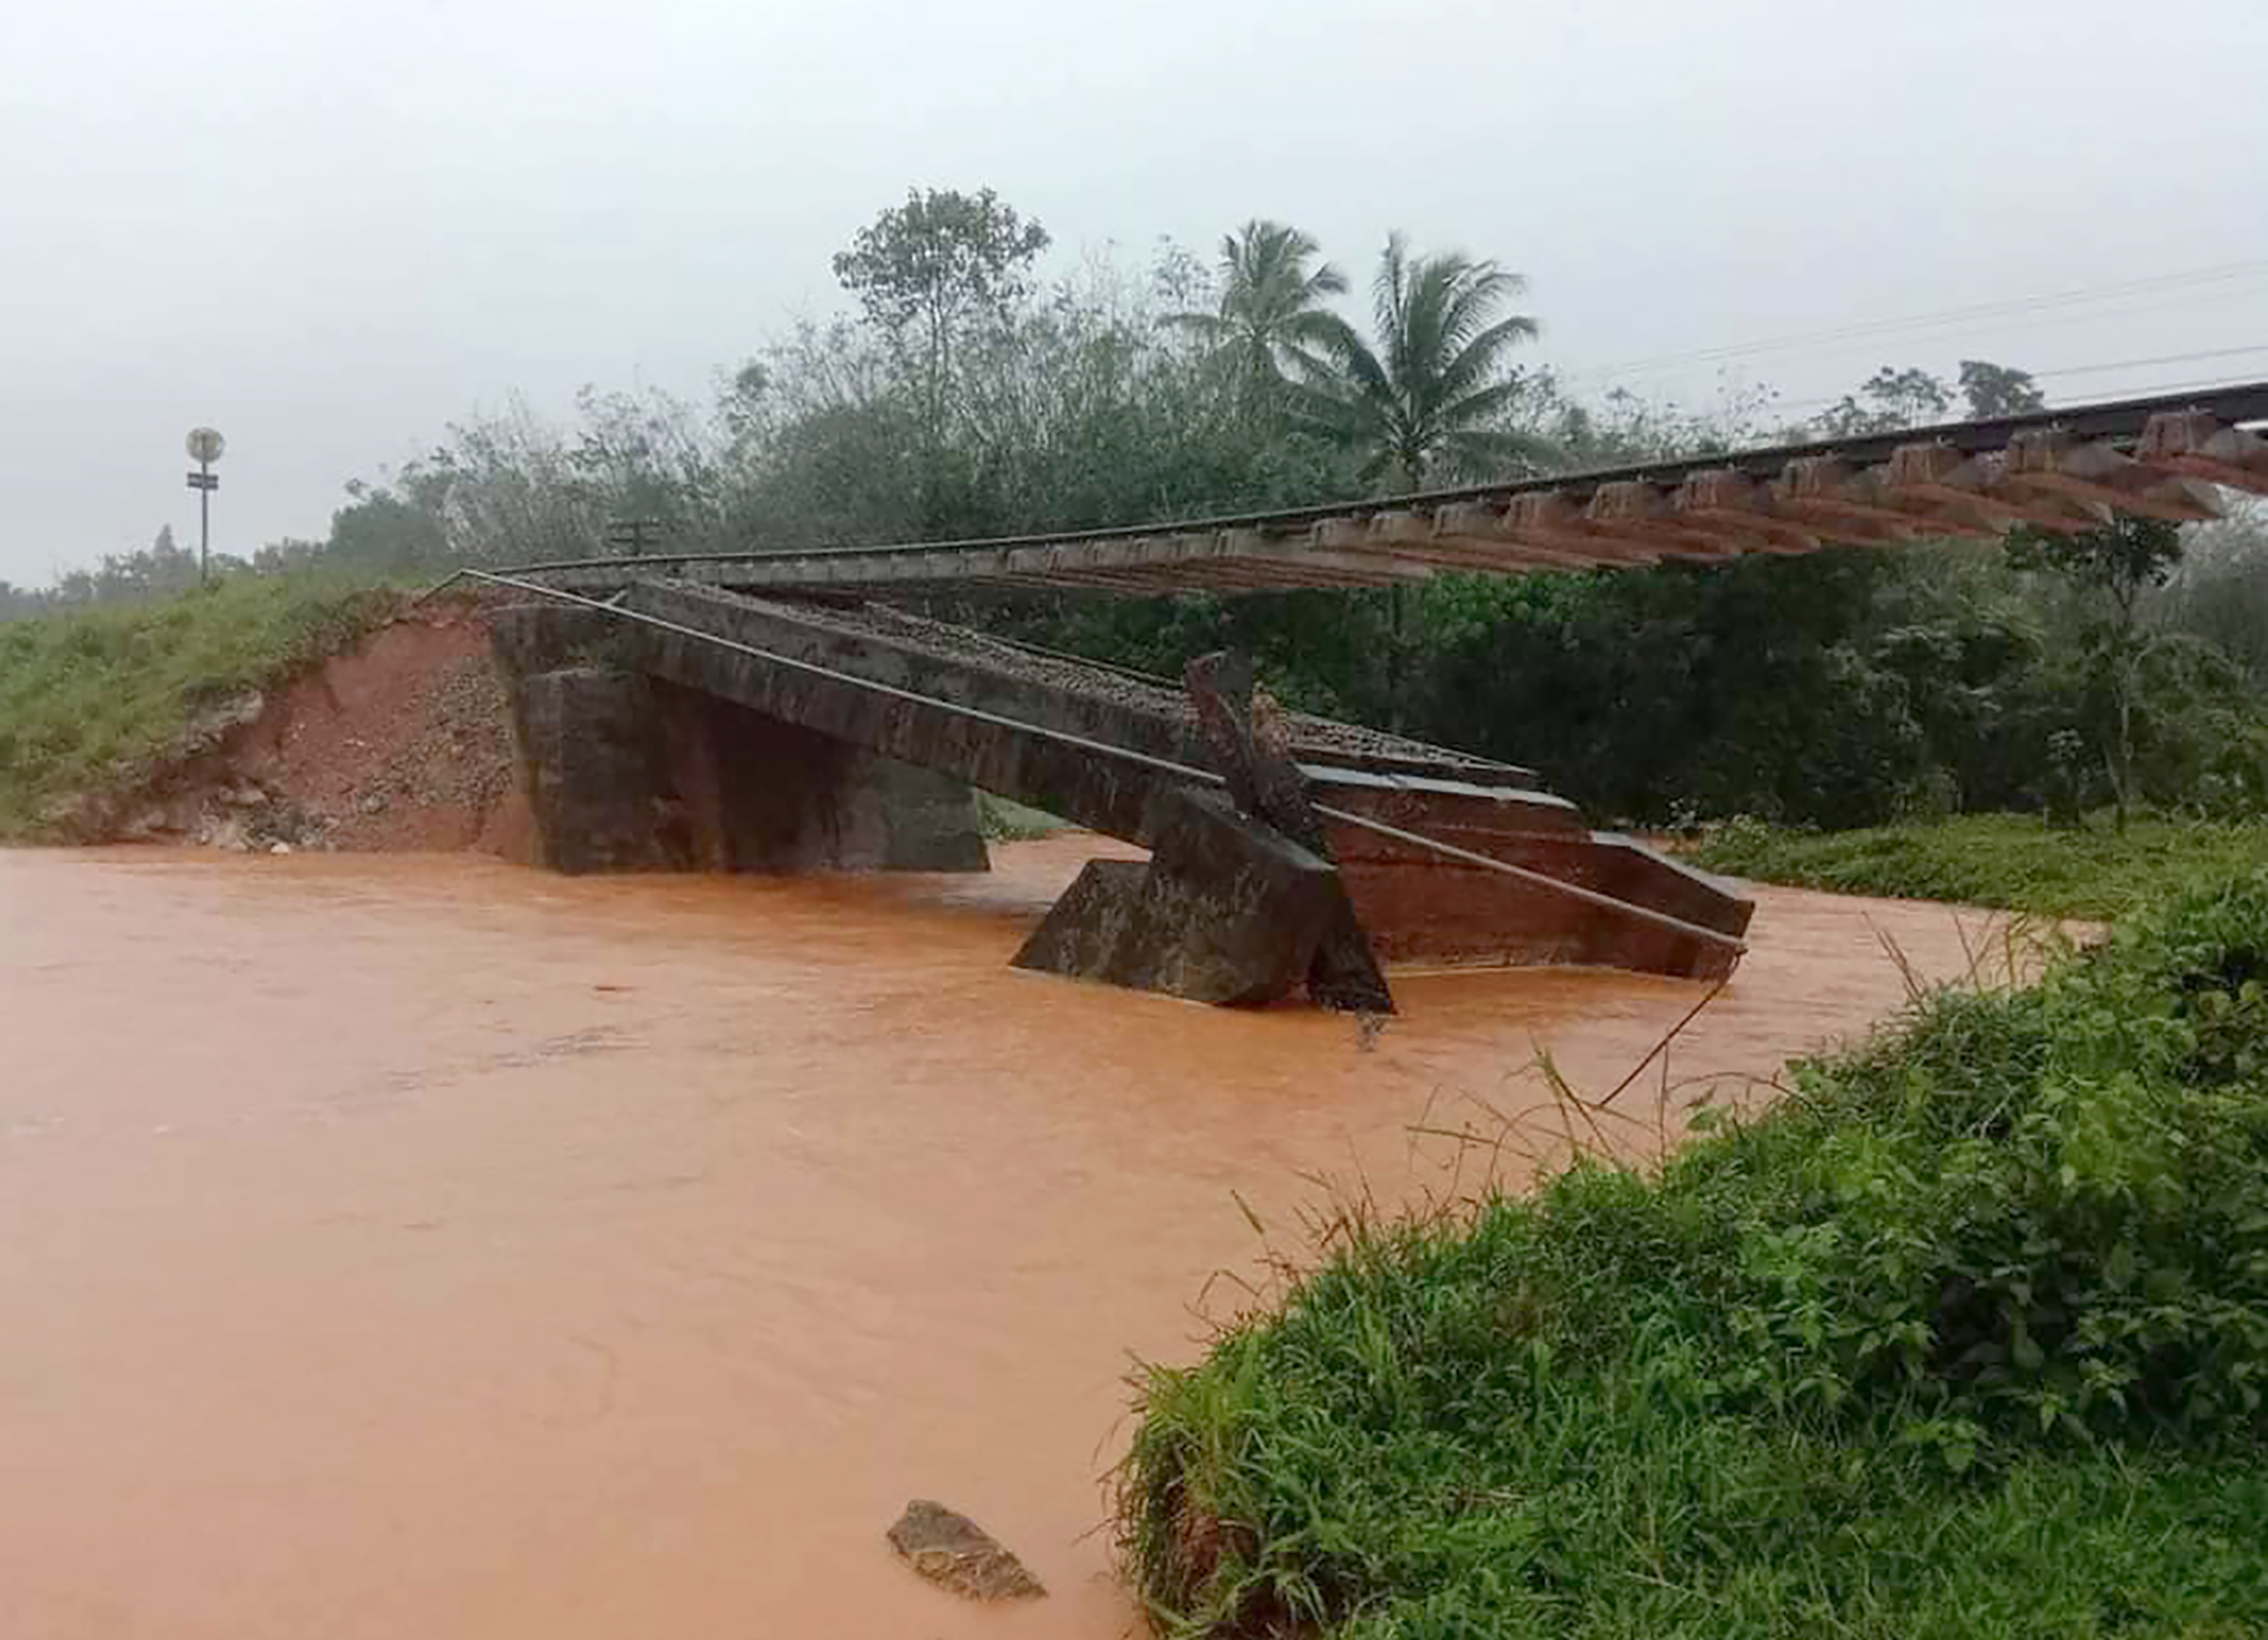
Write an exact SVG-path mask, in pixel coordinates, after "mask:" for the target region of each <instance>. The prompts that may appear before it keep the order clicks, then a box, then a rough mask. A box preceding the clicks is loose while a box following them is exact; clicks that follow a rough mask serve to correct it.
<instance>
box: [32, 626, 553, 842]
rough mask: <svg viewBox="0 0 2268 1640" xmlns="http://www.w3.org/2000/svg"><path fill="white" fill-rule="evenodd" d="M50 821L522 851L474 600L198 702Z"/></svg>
mask: <svg viewBox="0 0 2268 1640" xmlns="http://www.w3.org/2000/svg"><path fill="white" fill-rule="evenodd" d="M61 829H62V830H63V832H64V833H65V834H66V835H69V836H70V838H71V839H72V840H74V841H77V842H177V843H196V844H203V845H206V846H210V847H219V848H226V849H239V850H242V849H269V850H276V849H283V850H291V849H346V850H359V849H404V850H457V849H471V850H475V851H478V852H482V853H487V854H495V855H500V856H504V857H509V858H521V857H525V856H526V854H527V849H528V846H529V843H528V838H529V831H528V823H527V809H526V805H525V803H524V802H523V801H522V799H521V798H520V795H519V789H518V783H517V782H516V780H515V778H514V774H513V767H512V728H511V724H510V721H509V719H508V717H507V716H506V711H505V705H504V689H503V685H502V683H501V682H500V680H498V678H497V673H496V670H495V667H494V666H493V665H492V664H491V662H490V656H489V644H488V631H487V625H486V621H485V619H484V617H483V615H482V612H481V610H480V609H479V608H478V607H475V606H473V605H469V604H457V605H438V606H431V607H425V608H423V609H419V610H416V611H412V612H409V613H406V614H401V615H398V616H397V617H395V618H394V619H393V620H392V621H387V623H386V624H385V625H383V626H380V627H379V628H378V629H376V630H374V631H372V632H371V633H370V634H369V635H368V636H365V637H364V638H363V639H362V640H361V641H360V642H359V643H357V644H356V645H355V646H354V647H353V648H351V649H350V650H348V651H343V652H341V653H338V654H335V655H332V656H330V657H328V658H325V659H323V660H321V661H320V662H317V663H315V664H313V665H312V666H308V667H306V668H305V669H304V670H302V671H301V672H300V673H298V675H297V676H295V677H293V678H291V680H288V681H286V682H284V683H283V684H281V685H280V686H278V687H277V688H273V689H271V690H268V691H265V692H261V691H247V692H246V693H244V694H242V695H239V696H236V697H234V698H232V699H231V700H229V701H227V702H223V703H222V704H221V705H219V706H217V707H216V708H213V709H211V710H208V711H206V712H204V713H203V714H200V715H199V717H197V718H196V719H195V720H194V721H193V722H192V723H191V724H190V725H189V727H188V731H187V732H186V733H185V734H184V736H183V739H182V741H181V743H180V746H179V747H178V748H177V750H176V752H175V753H174V754H173V755H172V756H169V757H166V758H163V759H160V760H159V761H158V762H157V764H156V765H155V766H154V768H153V769H151V770H150V771H149V772H148V773H146V774H144V775H143V776H140V777H138V778H137V779H136V780H135V781H133V782H132V783H129V785H127V786H126V787H124V788H122V789H120V790H116V791H106V792H98V793H95V794H92V795H90V796H87V797H85V798H81V799H80V800H79V801H78V802H77V805H75V807H74V808H73V809H72V810H71V811H70V813H69V814H68V816H67V817H66V818H65V820H64V823H63V826H62V827H61Z"/></svg>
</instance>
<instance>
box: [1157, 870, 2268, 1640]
mask: <svg viewBox="0 0 2268 1640" xmlns="http://www.w3.org/2000/svg"><path fill="white" fill-rule="evenodd" d="M2264 982H2268V870H2264V871H2257V872H2255V873H2252V874H2250V875H2249V876H2245V877H2238V878H2225V879H2205V880H2203V881H2201V883H2200V885H2199V886H2197V887H2195V888H2193V889H2191V890H2190V891H2187V892H2184V893H2183V894H2179V895H2177V896H2176V898H2175V900H2174V901H2173V902H2172V903H2171V904H2170V905H2169V907H2168V908H2166V909H2165V910H2164V911H2163V912H2162V913H2161V914H2160V915H2157V916H2150V917H2146V918H2144V919H2141V920H2139V921H2134V922H2130V923H2124V924H2122V925H2121V926H2120V928H2119V929H2118V930H2116V931H2114V933H2113V934H2112V935H2111V936H2110V938H2109V940H2108V941H2107V942H2106V943H2104V944H2103V945H2102V946H2100V947H2099V948H2097V949H2095V950H2093V951H2091V952H2074V953H2070V954H2066V955H2065V956H2062V957H2060V958H2059V959H2058V960H2056V962H2055V963H2054V964H2053V965H2052V966H2051V967H2050V968H2049V970H2048V971H2047V973H2046V974H2045V975H2044V976H2043V978H2042V979H2041V980H2040V982H2038V983H2036V985H2033V986H2031V987H2029V988H2028V989H2021V990H2013V991H2003V992H1999V993H1995V994H1980V993H1977V992H1973V991H1947V992H1943V993H1940V994H1937V995H1934V996H1932V997H1926V998H1923V999H1920V1000H1918V1002H1917V1003H1916V1004H1915V1005H1914V1007H1913V1008H1912V1009H1911V1013H1910V1016H1909V1017H1908V1018H1906V1019H1903V1020H1901V1021H1899V1022H1897V1023H1896V1025H1894V1026H1892V1027H1890V1028H1889V1029H1887V1030H1886V1031H1884V1032H1883V1033H1880V1034H1878V1035H1877V1036H1876V1037H1875V1038H1874V1039H1873V1040H1872V1041H1869V1042H1868V1043H1867V1044H1865V1045H1863V1046H1861V1047H1859V1048H1856V1049H1853V1050H1852V1051H1850V1052H1848V1053H1846V1054H1844V1055H1840V1056H1838V1057H1836V1058H1833V1059H1830V1060H1825V1061H1821V1062H1815V1063H1808V1064H1804V1065H1800V1066H1798V1067H1795V1068H1793V1071H1792V1077H1793V1087H1792V1089H1791V1091H1790V1092H1788V1093H1787V1094H1786V1097H1784V1098H1782V1099H1780V1100H1779V1101H1778V1103H1777V1104H1776V1105H1775V1106H1774V1107H1772V1109H1771V1111H1770V1112H1769V1113H1768V1114H1764V1115H1762V1116H1760V1117H1756V1118H1755V1119H1753V1120H1750V1121H1748V1122H1740V1123H1728V1124H1725V1125H1722V1126H1720V1127H1719V1129H1717V1130H1716V1131H1714V1132H1712V1133H1711V1134H1709V1135H1708V1136H1705V1137H1702V1138H1700V1139H1698V1140H1697V1141H1695V1142H1694V1143H1693V1144H1690V1145H1689V1146H1688V1147H1686V1149H1685V1150H1684V1151H1682V1152H1681V1153H1680V1154H1678V1155H1677V1156H1676V1157H1675V1158H1673V1159H1671V1160H1669V1161H1668V1162H1667V1163H1666V1164H1664V1165H1663V1166H1661V1167H1660V1168H1659V1169H1658V1170H1656V1171H1654V1172H1652V1173H1645V1172H1640V1171H1638V1170H1634V1169H1631V1168H1628V1167H1623V1166H1613V1165H1610V1164H1608V1163H1604V1162H1598V1161H1587V1162H1582V1163H1579V1164H1578V1165H1577V1166H1574V1167H1572V1168H1571V1169H1570V1170H1568V1171H1567V1172H1565V1173H1562V1174H1560V1175H1559V1176H1557V1178H1555V1179H1554V1180H1551V1181H1550V1182H1549V1183H1548V1184H1547V1185H1546V1186H1545V1187H1544V1188H1543V1189H1541V1190H1540V1191H1539V1192H1537V1193H1536V1194H1535V1195H1531V1196H1527V1197H1517V1198H1516V1197H1511V1196H1506V1195H1495V1196H1491V1198H1489V1199H1488V1200H1486V1201H1484V1202H1480V1203H1478V1204H1476V1205H1475V1206H1472V1207H1470V1208H1469V1209H1468V1210H1463V1211H1461V1212H1458V1213H1454V1214H1451V1215H1447V1216H1436V1217H1430V1218H1426V1219H1424V1220H1422V1221H1411V1222H1399V1223H1392V1224H1380V1223H1375V1222H1373V1221H1371V1220H1369V1219H1367V1218H1366V1217H1363V1216H1361V1215H1359V1214H1352V1215H1345V1216H1342V1217H1340V1218H1339V1219H1337V1221H1336V1223H1335V1224H1333V1225H1332V1226H1331V1234H1330V1238H1329V1242H1328V1244H1327V1245H1328V1247H1329V1252H1328V1254H1327V1256H1325V1257H1324V1258H1323V1259H1322V1262H1321V1263H1320V1265H1319V1266H1317V1267H1316V1268H1314V1269H1312V1270H1311V1271H1309V1272H1308V1273H1307V1274H1305V1275H1304V1276H1300V1277H1298V1278H1297V1279H1296V1280H1295V1281H1294V1282H1293V1283H1292V1286H1291V1287H1290V1289H1289V1291H1288V1292H1287V1294H1286V1295H1285V1297H1284V1298H1282V1299H1281V1300H1280V1301H1279V1302H1278V1303H1277V1304H1276V1305H1273V1306H1271V1307H1270V1308H1269V1309H1267V1310H1266V1311H1264V1312H1263V1313H1259V1314H1256V1315H1255V1316H1253V1317H1251V1318H1249V1319H1248V1320H1245V1321H1243V1322H1241V1323H1239V1324H1238V1325H1236V1326H1235V1327H1232V1328H1230V1329H1228V1330H1227V1331H1226V1332H1225V1333H1224V1334H1223V1335H1220V1336H1219V1338H1218V1339H1217V1340H1216V1341H1215V1342H1214V1343H1213V1345H1212V1347H1211V1350H1210V1352H1209V1353H1208V1355H1207V1356H1206V1357H1204V1359H1203V1360H1202V1361H1201V1362H1199V1363H1198V1364H1197V1365H1195V1366H1193V1367H1190V1368H1187V1369H1181V1370H1168V1369H1153V1370H1150V1371H1148V1372H1145V1375H1144V1376H1143V1378H1142V1379H1141V1382H1140V1386H1139V1390H1140V1401H1139V1408H1138V1410H1139V1415H1140V1422H1139V1424H1138V1430H1137V1433H1136V1436H1135V1438H1134V1442H1133V1446H1132V1450H1131V1452H1130V1455H1129V1457H1128V1459H1127V1460H1126V1462H1125V1464H1124V1466H1123V1469H1122V1471H1121V1475H1120V1485H1121V1493H1120V1533H1121V1548H1122V1554H1123V1557H1124V1561H1125V1564H1126V1566H1127V1569H1128V1571H1129V1573H1130V1577H1131V1578H1132V1580H1133V1582H1134V1583H1135V1585H1136V1586H1137V1588H1138V1592H1140V1593H1141V1595H1142V1596H1143V1597H1144V1598H1145V1600H1146V1601H1147V1602H1148V1603H1149V1607H1150V1610H1151V1612H1152V1616H1153V1621H1154V1622H1156V1623H1157V1624H1158V1626H1159V1627H1160V1629H1161V1630H1163V1631H1165V1632H1167V1633H1169V1634H1176V1635H1188V1636H1263V1635H1266V1636H1275V1635H1279V1634H1303V1635H1316V1636H1340V1637H1344V1640H1357V1637H1359V1640H1450V1637H1451V1636H1458V1637H1461V1640H1462V1637H1472V1636H1585V1637H1587V1640H1607V1637H1608V1636H1614V1637H1616V1640H1623V1637H1627V1640H1639V1636H1647V1637H1649V1640H1651V1637H1653V1636H1671V1635H1675V1636H1727V1637H1729V1636H1757V1637H1759V1640H1763V1637H1771V1636H1790V1637H1793V1636H1813V1635H1829V1636H1833V1635H1846V1636H1869V1637H1874V1636H1879V1637H1881V1640H1891V1637H1892V1636H1896V1640H1910V1637H1911V1636H1944V1637H1946V1640H1954V1637H1956V1636H1964V1637H1965V1636H1975V1637H1977V1640H1985V1636H1993V1637H1995V1640H1998V1637H1999V1636H2041V1637H2043V1640H2044V1637H2046V1636H2110V1635H2117V1636H2169V1637H2170V1636H2184V1637H2186V1640H2206V1637H2207V1636H2215V1637H2218V1636H2238V1635H2258V1634H2263V1633H2268V1413H2264V1411H2263V1401H2262V1396H2263V1392H2264V1390H2268V994H2264V990H2263V985H2264ZM1589 1114H1590V1115H1591V1117H1592V1119H1593V1120H1602V1121H1603V1120H1607V1119H1606V1118H1602V1117H1599V1116H1598V1115H1597V1114H1596V1111H1595V1108H1594V1109H1593V1110H1592V1111H1591V1112H1590V1113H1589Z"/></svg>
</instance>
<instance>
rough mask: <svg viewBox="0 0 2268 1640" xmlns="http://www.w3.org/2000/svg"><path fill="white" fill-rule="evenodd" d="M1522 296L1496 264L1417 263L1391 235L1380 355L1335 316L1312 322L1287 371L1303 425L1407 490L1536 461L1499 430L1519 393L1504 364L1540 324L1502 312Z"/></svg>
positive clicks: (1376, 294) (1429, 259)
mask: <svg viewBox="0 0 2268 1640" xmlns="http://www.w3.org/2000/svg"><path fill="white" fill-rule="evenodd" d="M1527 288H1528V282H1527V280H1525V279H1523V278H1522V277H1521V276H1520V275H1518V274H1516V273H1511V272H1507V271H1506V270H1505V269H1504V268H1499V267H1498V266H1497V265H1496V263H1495V262H1493V261H1475V260H1474V259H1473V258H1471V257H1469V256H1466V255H1463V254H1461V253H1458V252H1454V251H1450V252H1445V253H1443V254H1440V255H1438V256H1412V255H1411V254H1410V249H1409V246H1408V244H1407V243H1406V242H1405V241H1404V240H1403V237H1402V236H1401V235H1400V234H1399V233H1396V234H1394V235H1392V236H1391V237H1389V238H1388V239H1387V241H1386V251H1385V254H1383V255H1381V257H1380V258H1379V262H1378V276H1377V277H1376V278H1375V279H1374V280H1373V282H1372V285H1371V301H1372V306H1373V314H1374V323H1375V327H1376V331H1377V336H1378V342H1377V346H1376V347H1375V348H1373V346H1372V345H1371V343H1369V342H1366V341H1364V340H1363V338H1362V337H1361V336H1360V335H1358V334H1357V333H1356V331H1355V328H1354V327H1353V326H1351V325H1350V324H1348V323H1347V322H1346V321H1345V320H1343V319H1341V318H1339V317H1338V315H1337V314H1336V313H1321V314H1317V315H1315V320H1314V323H1312V324H1309V325H1307V326H1306V327H1303V329H1302V332H1301V342H1300V349H1299V352H1298V354H1297V355H1296V357H1294V358H1293V360H1292V374H1293V378H1294V384H1295V386H1294V392H1293V395H1292V409H1293V413H1294V416H1295V417H1296V419H1297V420H1298V421H1299V422H1300V423H1302V424H1303V425H1305V426H1307V428H1309V429H1310V430H1313V431H1314V432H1317V433H1319V434H1322V436H1324V437H1325V438H1329V439H1331V440H1333V441H1334V442H1336V443H1338V444H1341V445H1346V446H1347V447H1349V448H1351V449H1353V450H1357V451H1359V452H1361V454H1362V457H1363V467H1362V476H1363V478H1364V479H1365V480H1366V481H1367V482H1378V481H1379V480H1381V479H1385V480H1387V481H1388V482H1391V483H1393V484H1395V485H1396V486H1398V487H1400V488H1403V489H1418V488H1420V487H1421V486H1423V485H1424V484H1425V483H1426V482H1429V481H1432V480H1433V479H1436V478H1440V477H1444V476H1447V475H1450V474H1456V475H1460V476H1462V475H1468V474H1474V473H1476V472H1481V471H1486V470H1489V469H1491V468H1496V469H1500V468H1502V467H1505V466H1506V465H1507V464H1509V463H1511V462H1513V461H1516V460H1521V459H1522V458H1525V457H1529V456H1534V455H1535V454H1538V453H1540V451H1541V446H1540V445H1539V444H1538V443H1537V441H1535V439H1532V438H1527V437H1525V436H1523V435H1521V434H1519V433H1515V432H1513V431H1510V430H1507V429H1506V428H1505V427H1504V425H1503V416H1504V412H1505V411H1506V409H1507V408H1510V406H1511V404H1512V402H1513V399H1514V398H1515V397H1516V396H1517V394H1518V393H1519V391H1520V386H1519V383H1518V381H1517V380H1516V379H1514V378H1513V376H1512V375H1511V374H1510V373H1509V372H1508V371H1506V367H1505V355H1506V353H1508V352H1510V351H1511V349H1513V348H1514V347H1516V346H1518V345H1519V344H1520V343H1521V342H1526V341H1528V339H1530V338H1531V337H1533V336H1534V335H1535V333H1536V323H1535V320H1533V319H1531V318H1529V317H1528V316H1527V315H1526V314H1524V313H1510V314H1506V313H1502V309H1503V307H1504V305H1505V304H1506V303H1507V302H1508V301H1510V300H1511V299H1512V298H1514V297H1516V296H1518V295H1519V294H1520V293H1521V291H1523V290H1526V289H1527Z"/></svg>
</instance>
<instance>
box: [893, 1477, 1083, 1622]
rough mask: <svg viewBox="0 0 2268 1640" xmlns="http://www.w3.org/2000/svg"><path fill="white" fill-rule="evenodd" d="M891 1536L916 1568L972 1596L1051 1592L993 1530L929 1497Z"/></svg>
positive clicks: (1030, 1596) (1025, 1596) (910, 1507)
mask: <svg viewBox="0 0 2268 1640" xmlns="http://www.w3.org/2000/svg"><path fill="white" fill-rule="evenodd" d="M889 1536H890V1547H891V1548H895V1549H896V1550H897V1551H898V1553H899V1554H900V1555H903V1556H904V1557H905V1559H906V1563H908V1564H909V1565H910V1566H911V1567H912V1568H913V1569H914V1570H916V1571H917V1572H919V1573H921V1575H922V1576H923V1577H926V1578H928V1579H929V1580H930V1581H931V1582H932V1583H933V1584H936V1585H938V1586H939V1588H944V1589H950V1590H952V1591H953V1592H954V1593H955V1594H961V1595H966V1596H968V1598H969V1599H970V1600H1036V1599H1037V1598H1038V1597H1039V1596H1041V1595H1043V1594H1045V1593H1046V1592H1047V1590H1046V1589H1045V1588H1044V1587H1043V1586H1042V1585H1041V1583H1040V1580H1039V1579H1038V1578H1037V1577H1034V1576H1032V1574H1031V1573H1030V1572H1028V1571H1027V1570H1024V1563H1023V1562H1021V1561H1020V1560H1018V1559H1017V1558H1016V1557H1015V1556H1014V1555H1011V1554H1010V1553H1009V1552H1008V1551H1007V1550H1006V1549H1005V1548H1001V1547H1000V1544H999V1541H998V1540H997V1539H995V1538H994V1537H993V1535H992V1534H991V1533H989V1532H987V1531H986V1530H985V1529H984V1528H983V1527H982V1526H978V1525H977V1524H976V1522H975V1521H973V1520H971V1519H969V1518H968V1516H966V1515H964V1514H960V1513H958V1512H956V1511H954V1510H950V1509H947V1508H946V1506H945V1505H944V1504H939V1503H932V1501H931V1500H930V1499H928V1498H926V1497H917V1498H916V1499H914V1501H913V1502H912V1503H910V1504H907V1505H906V1512H905V1513H904V1514H902V1515H901V1516H899V1517H898V1524H897V1525H895V1526H892V1527H891V1528H890V1533H889Z"/></svg>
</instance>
